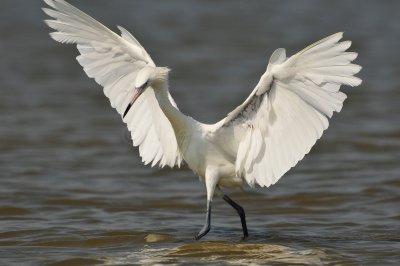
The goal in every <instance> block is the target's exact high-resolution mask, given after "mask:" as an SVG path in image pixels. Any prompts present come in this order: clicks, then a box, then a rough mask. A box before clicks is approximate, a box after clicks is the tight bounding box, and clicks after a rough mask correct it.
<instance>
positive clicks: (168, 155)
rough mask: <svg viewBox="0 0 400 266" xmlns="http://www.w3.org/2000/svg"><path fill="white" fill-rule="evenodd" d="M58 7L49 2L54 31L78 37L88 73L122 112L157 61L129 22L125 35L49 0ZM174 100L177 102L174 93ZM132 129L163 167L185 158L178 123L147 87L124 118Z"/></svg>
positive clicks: (66, 39)
mask: <svg viewBox="0 0 400 266" xmlns="http://www.w3.org/2000/svg"><path fill="white" fill-rule="evenodd" d="M45 2H46V3H47V4H48V5H49V6H50V7H51V8H52V9H49V8H43V10H44V12H45V13H46V14H47V15H49V16H50V17H52V18H53V19H52V20H46V23H47V25H49V26H50V27H51V28H53V29H55V30H56V31H55V32H52V33H50V36H51V37H52V38H53V39H54V40H56V41H59V42H62V43H75V44H77V48H78V50H79V52H80V54H81V55H80V56H78V57H77V60H78V62H79V63H80V64H81V65H82V66H83V69H84V70H85V72H86V74H87V75H88V76H89V77H91V78H94V79H95V80H96V82H97V83H98V84H100V85H101V86H103V87H104V94H105V95H106V96H107V97H108V98H109V99H110V102H111V106H112V107H114V108H115V109H116V110H117V111H118V113H119V114H120V115H122V113H123V111H124V109H125V108H126V106H127V105H128V103H129V101H130V99H131V96H132V90H133V89H134V84H135V79H136V76H137V74H138V72H139V71H140V69H142V68H143V67H144V66H146V65H147V66H155V64H154V62H153V60H152V59H151V58H150V56H149V55H148V54H147V52H146V51H145V50H144V49H143V47H142V46H141V45H140V43H139V42H138V41H137V40H136V39H135V38H134V37H133V36H132V35H131V34H130V33H129V32H128V31H127V30H125V29H124V28H122V27H118V28H119V29H120V31H121V36H119V35H117V34H116V33H114V32H112V31H111V30H109V29H108V28H107V27H105V26H104V25H102V24H101V23H99V22H98V21H96V20H95V19H93V18H92V17H90V16H89V15H87V14H85V13H83V12H82V11H80V10H79V9H77V8H75V7H74V6H72V5H70V4H68V3H67V2H65V1H63V0H45ZM169 98H170V100H171V102H172V104H173V105H174V106H175V107H176V104H175V102H174V101H173V100H172V97H171V96H170V95H169ZM123 121H124V122H125V123H126V124H127V126H128V129H129V130H130V131H131V135H132V140H133V145H134V146H139V152H140V155H141V157H142V160H143V162H144V163H145V164H148V163H150V162H152V166H154V165H156V164H157V163H159V165H160V166H161V167H163V166H165V165H169V166H171V167H173V166H174V165H176V164H178V165H180V163H181V161H182V157H181V154H180V152H179V149H178V145H177V141H176V138H175V134H174V131H173V129H172V126H171V124H170V122H169V121H168V119H167V118H166V116H165V115H164V113H163V112H162V110H161V109H160V107H159V105H158V102H157V100H156V98H155V95H154V92H153V90H146V91H145V92H144V93H143V94H142V95H141V96H140V97H139V99H138V100H137V101H136V102H135V104H134V105H133V106H132V111H130V112H129V114H128V115H127V116H126V117H125V118H124V119H123Z"/></svg>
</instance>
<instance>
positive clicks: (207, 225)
mask: <svg viewBox="0 0 400 266" xmlns="http://www.w3.org/2000/svg"><path fill="white" fill-rule="evenodd" d="M210 228H211V201H207V214H206V223H205V224H204V226H203V228H202V229H201V230H200V232H199V233H198V234H197V235H196V236H195V237H194V239H196V240H199V239H200V238H202V237H203V236H205V235H206V234H207V233H208V232H209V231H210Z"/></svg>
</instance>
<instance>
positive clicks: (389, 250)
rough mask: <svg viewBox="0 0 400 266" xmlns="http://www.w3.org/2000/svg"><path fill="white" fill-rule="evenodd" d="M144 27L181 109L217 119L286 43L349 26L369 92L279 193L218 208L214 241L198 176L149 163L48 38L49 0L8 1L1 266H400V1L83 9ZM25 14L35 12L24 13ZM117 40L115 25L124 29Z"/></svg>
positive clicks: (295, 44) (85, 5)
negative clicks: (45, 1)
mask: <svg viewBox="0 0 400 266" xmlns="http://www.w3.org/2000/svg"><path fill="white" fill-rule="evenodd" d="M71 2H73V3H75V4H77V5H78V6H79V7H80V8H82V9H84V10H85V11H87V12H89V13H90V14H92V15H93V16H94V17H96V18H98V19H99V20H101V21H102V22H104V23H105V24H106V25H109V26H110V25H111V26H112V25H116V24H120V25H123V26H125V27H126V28H127V29H129V30H130V31H132V32H133V33H134V35H135V36H136V37H137V38H138V39H139V40H140V41H141V42H142V44H143V45H144V47H146V49H147V50H148V51H149V53H150V54H151V55H152V57H153V59H154V60H155V61H156V62H157V63H159V64H160V65H167V66H169V67H170V68H172V69H173V72H172V73H171V93H172V94H173V96H174V98H175V100H176V101H177V103H178V105H179V107H180V109H181V110H183V111H184V112H185V113H188V114H189V115H191V116H193V117H195V118H196V119H198V120H200V121H203V122H215V121H217V120H219V119H220V118H222V117H223V116H224V115H225V114H226V113H228V112H229V111H230V110H232V109H233V108H234V107H235V106H236V105H237V104H239V103H240V102H241V101H242V100H243V99H244V98H245V97H246V96H247V95H248V93H249V92H250V90H251V89H252V88H253V86H254V85H255V84H256V82H257V81H258V78H259V76H260V75H261V73H262V72H263V71H264V69H265V66H266V61H267V59H268V57H269V55H270V54H271V53H272V52H273V50H274V49H275V48H278V47H286V48H287V50H288V54H293V53H294V52H296V51H298V50H299V49H302V48H303V47H304V46H305V45H307V44H309V43H311V42H313V41H316V40H318V39H320V38H322V37H325V36H326V35H329V34H331V33H334V32H337V31H345V32H346V35H345V36H346V37H347V38H349V39H351V40H353V49H354V50H356V51H358V52H359V54H360V56H359V59H357V63H359V64H361V65H362V66H363V67H364V69H363V71H362V72H361V73H360V76H361V78H363V80H364V83H363V84H362V86H361V87H358V88H354V89H350V88H345V89H344V91H345V92H346V93H347V94H348V95H349V99H348V100H347V101H346V103H345V106H344V108H343V110H342V112H341V113H340V115H335V116H334V118H333V119H332V122H331V126H330V129H329V130H328V131H327V132H326V133H325V134H324V136H323V138H322V140H321V141H319V142H318V144H317V146H316V147H314V148H313V149H312V152H311V154H309V155H308V156H307V157H306V158H305V159H304V160H303V161H302V162H301V163H300V164H299V165H298V166H297V167H296V168H295V169H293V170H291V171H290V172H289V173H288V174H286V176H285V177H284V178H282V179H281V180H280V181H279V183H278V184H276V185H274V186H272V187H271V188H269V189H250V188H245V192H241V191H237V190H234V191H227V192H228V194H229V195H230V196H231V197H232V198H233V199H235V200H237V202H239V203H240V204H241V205H242V206H243V207H244V208H245V210H246V216H247V223H248V227H249V233H250V237H249V238H248V239H247V240H245V241H243V240H241V234H242V233H241V227H240V221H239V218H238V217H237V215H236V213H235V212H234V211H233V210H232V209H231V208H230V207H229V206H227V205H226V204H225V203H224V202H223V201H221V200H219V199H216V200H215V207H214V210H213V221H212V225H213V227H212V230H211V232H210V233H209V234H208V235H207V236H206V237H205V238H204V239H203V240H201V241H194V240H193V236H194V234H195V233H196V232H197V231H198V230H199V229H200V228H201V226H202V224H203V221H204V211H205V192H204V189H203V187H202V185H201V184H200V183H199V182H198V180H197V177H195V176H194V174H193V173H192V172H191V171H190V170H188V169H186V168H185V167H183V168H182V169H181V170H169V169H161V170H160V169H152V168H149V167H147V166H143V165H142V164H141V162H140V158H139V156H138V151H137V150H136V149H134V148H132V147H131V145H130V142H129V140H128V139H127V137H126V136H127V132H126V129H125V128H124V125H123V123H121V121H120V118H119V117H118V115H117V114H116V112H115V111H114V110H112V109H111V108H110V107H109V103H108V100H107V99H105V97H104V96H103V94H102V91H101V89H100V88H99V87H98V86H97V85H96V84H95V83H94V82H93V81H91V80H89V79H88V78H87V77H86V76H85V74H84V73H83V71H82V70H81V68H80V66H79V65H78V64H77V63H76V61H75V60H74V56H76V55H77V53H76V52H75V50H74V49H73V48H72V46H65V45H60V44H56V43H55V42H53V41H52V40H50V38H49V37H48V35H47V33H48V32H49V30H48V29H47V28H46V27H45V25H44V24H43V22H42V20H43V19H44V18H45V16H44V14H42V12H41V10H40V7H41V6H42V4H41V2H40V1H22V0H19V1H9V0H4V1H2V2H1V4H0V34H1V36H2V37H1V39H0V58H1V60H0V87H1V97H0V119H1V127H0V151H1V153H0V170H1V171H0V264H1V265H29V264H32V265H37V264H41V265H91V264H106V265H118V264H120V265H126V264H148V265H151V264H157V263H159V264H172V265H211V264H215V265H220V264H230V265H248V264H253V265H263V264H268V265H271V264H272V265H281V264H303V265H338V264H339V265H389V264H393V265H396V264H398V263H399V262H400V256H399V254H400V233H399V232H400V226H399V224H400V208H399V207H398V204H399V200H400V177H399V175H400V174H399V173H400V164H399V162H398V158H399V156H400V123H399V121H400V120H399V114H400V104H399V97H400V86H399V84H400V75H399V74H400V59H399V56H398V52H397V50H398V47H399V45H400V34H399V32H400V19H399V18H398V15H397V13H398V10H400V4H399V3H400V2H398V1H385V2H383V1H347V0H346V1H335V2H329V3H327V2H325V1H324V2H321V1H301V2H296V3H295V2H293V1H279V2H278V1H251V4H250V2H249V3H247V2H246V4H245V2H243V1H218V3H214V2H211V1H203V2H200V1H184V2H183V1H166V2H159V1H157V2H156V1H138V2H136V1H135V2H134V1H127V0H125V1H118V2H116V1H105V0H101V1H100V0H98V1H96V3H95V4H94V3H92V2H91V1H71ZM21 7H22V9H23V10H22V11H21ZM113 29H114V27H113Z"/></svg>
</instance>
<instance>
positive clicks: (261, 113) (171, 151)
mask: <svg viewBox="0 0 400 266" xmlns="http://www.w3.org/2000/svg"><path fill="white" fill-rule="evenodd" d="M45 2H46V3H47V4H48V5H49V6H50V7H52V9H48V8H44V11H45V13H46V14H48V15H49V16H51V17H52V18H53V19H54V20H46V23H47V24H48V25H49V26H50V27H51V28H53V29H55V30H56V32H53V33H51V37H52V38H53V39H55V40H56V41H59V42H68V43H76V44H77V48H78V51H79V52H80V56H78V57H77V60H78V62H79V63H80V64H81V65H82V66H83V69H84V70H85V72H86V73H87V74H88V76H89V77H91V78H94V79H95V80H96V82H97V83H99V84H100V85H102V86H103V87H104V93H105V95H106V96H107V97H108V98H109V99H110V102H111V105H112V107H114V108H116V110H117V111H118V113H119V114H121V116H122V118H123V121H124V122H125V123H126V124H127V126H128V129H129V130H130V131H131V135H132V141H133V144H134V146H139V152H140V155H141V157H142V159H143V162H144V163H145V164H148V163H151V164H152V166H154V165H156V164H158V165H159V166H160V167H164V166H166V165H168V166H170V167H173V166H175V165H178V166H180V164H181V162H182V160H183V161H185V162H186V163H187V165H188V166H189V168H190V169H192V170H193V171H194V172H195V173H196V174H197V175H198V176H199V177H200V178H201V179H202V180H203V182H204V184H205V186H206V190H207V216H206V224H205V226H204V227H203V229H202V230H201V231H200V232H199V233H198V234H197V236H196V238H197V239H199V238H201V237H202V236H204V235H205V234H207V232H208V231H209V229H210V217H211V205H212V204H211V203H212V200H213V196H214V194H215V193H216V192H217V194H220V195H222V196H223V199H224V200H225V201H226V202H228V203H229V204H230V205H231V206H232V207H233V208H235V209H236V210H237V212H238V214H239V215H240V218H241V222H242V226H243V233H244V236H245V237H246V236H247V234H248V233H247V226H246V221H245V216H244V211H243V208H241V207H240V206H239V205H238V204H237V203H235V202H234V201H233V200H231V199H230V198H229V197H228V196H226V195H223V193H222V192H221V190H220V187H228V188H233V187H241V186H242V184H243V183H247V184H249V185H250V186H255V185H256V184H258V185H260V186H266V187H268V186H270V185H272V184H275V183H276V182H277V181H278V180H279V179H280V178H281V177H282V176H283V175H284V174H285V173H286V172H287V171H288V170H289V169H290V168H291V167H293V166H295V165H296V164H297V162H298V161H300V160H301V159H302V158H303V157H304V155H305V154H307V153H308V152H309V151H310V149H311V147H312V146H313V145H314V144H315V142H316V141H317V139H319V138H320V137H321V135H322V133H323V131H324V130H325V129H326V128H327V127H328V124H329V121H328V118H330V117H331V116H332V114H333V112H334V111H336V112H339V111H340V110H341V108H342V105H343V101H344V100H345V98H346V95H345V94H344V93H342V92H340V91H339V89H340V86H341V85H343V84H344V85H350V86H358V85H359V84H360V83H361V80H360V79H359V78H357V77H355V76H354V75H355V74H356V73H358V72H359V71H360V69H361V67H360V66H358V65H355V64H351V62H352V61H353V60H354V59H355V58H356V57H357V54H356V53H354V52H346V50H347V49H348V48H349V47H350V44H351V43H350V42H349V41H344V42H339V41H340V40H341V38H342V36H343V34H342V33H336V34H334V35H331V36H329V37H327V38H325V39H323V40H321V41H319V42H316V43H314V44H312V45H310V46H308V47H307V48H305V49H303V50H302V51H300V52H299V53H297V54H295V55H293V56H291V57H289V58H287V57H286V52H285V50H284V49H281V48H280V49H277V50H276V51H275V52H274V53H273V55H272V56H271V59H270V61H269V63H268V66H267V70H266V72H265V73H264V74H263V75H262V77H261V79H260V81H259V82H258V84H257V85H256V87H255V88H254V90H253V91H252V92H251V93H250V95H249V97H248V98H247V99H246V100H245V101H244V102H243V103H242V104H241V105H240V106H238V107H237V108H235V109H234V110H233V111H232V112H231V113H229V114H228V115H227V116H226V117H225V118H223V119H222V120H221V121H219V122H217V123H216V124H211V125H209V124H203V123H201V122H198V121H196V120H195V119H193V118H191V117H189V116H186V115H185V114H183V113H182V112H181V111H179V109H178V107H177V105H176V103H175V102H174V100H173V98H172V96H171V94H170V93H169V85H168V72H169V69H168V68H164V67H157V66H156V65H155V64H154V62H153V60H152V59H151V57H150V56H149V55H148V54H147V52H146V51H145V50H144V48H143V47H142V46H141V45H140V43H139V42H138V41H137V40H136V39H135V38H134V37H133V36H132V35H131V34H130V33H129V32H128V31H127V30H125V29H124V28H122V27H119V29H120V31H121V36H119V35H117V34H116V33H114V32H112V31H111V30H109V29H108V28H106V27H105V26H104V25H102V24H101V23H99V22H97V21H96V20H94V19H93V18H92V17H90V16H88V15H86V14H85V13H83V12H82V11H80V10H79V9H77V8H75V7H74V6H72V5H70V4H68V3H67V2H65V1H63V0H45Z"/></svg>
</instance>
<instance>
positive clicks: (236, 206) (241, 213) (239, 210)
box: [222, 195, 249, 238]
mask: <svg viewBox="0 0 400 266" xmlns="http://www.w3.org/2000/svg"><path fill="white" fill-rule="evenodd" d="M222 198H223V199H224V200H225V201H226V202H227V203H228V204H229V205H231V206H232V207H233V208H234V209H235V210H236V211H237V213H238V214H239V216H240V221H241V222H242V229H243V236H244V238H246V237H248V236H249V233H248V232H247V225H246V215H245V213H244V210H243V208H242V207H241V206H240V205H239V204H237V203H236V202H234V201H233V200H232V199H231V198H230V197H228V196H227V195H224V196H223V197H222Z"/></svg>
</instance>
